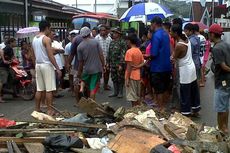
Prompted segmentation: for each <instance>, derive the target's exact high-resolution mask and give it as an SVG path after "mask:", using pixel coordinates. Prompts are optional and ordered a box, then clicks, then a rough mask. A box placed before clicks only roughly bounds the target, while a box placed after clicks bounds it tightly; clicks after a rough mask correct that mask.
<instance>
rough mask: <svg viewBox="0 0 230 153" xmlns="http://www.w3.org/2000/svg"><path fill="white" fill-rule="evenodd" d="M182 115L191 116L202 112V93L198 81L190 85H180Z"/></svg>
mask: <svg viewBox="0 0 230 153" xmlns="http://www.w3.org/2000/svg"><path fill="white" fill-rule="evenodd" d="M180 94H181V113H182V114H184V115H189V114H191V111H193V112H198V111H199V110H200V93H199V87H198V84H197V80H195V81H193V82H192V83H189V84H180Z"/></svg>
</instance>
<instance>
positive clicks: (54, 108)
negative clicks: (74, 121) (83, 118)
mask: <svg viewBox="0 0 230 153" xmlns="http://www.w3.org/2000/svg"><path fill="white" fill-rule="evenodd" d="M51 108H52V109H53V110H55V111H56V112H58V113H59V114H60V115H62V116H63V117H64V118H68V116H66V115H65V114H64V113H62V112H61V111H60V110H58V109H57V108H56V107H54V106H52V105H51Z"/></svg>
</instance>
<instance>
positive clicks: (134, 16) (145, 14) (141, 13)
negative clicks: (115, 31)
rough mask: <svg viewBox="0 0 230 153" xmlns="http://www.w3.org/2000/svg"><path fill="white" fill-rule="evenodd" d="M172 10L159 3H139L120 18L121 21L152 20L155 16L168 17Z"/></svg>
mask: <svg viewBox="0 0 230 153" xmlns="http://www.w3.org/2000/svg"><path fill="white" fill-rule="evenodd" d="M172 15H173V14H172V13H171V11H170V10H169V9H168V8H166V7H164V6H162V5H160V4H157V3H139V4H136V5H134V6H132V7H130V8H129V9H128V10H127V11H126V12H125V13H124V14H123V15H122V16H121V18H120V20H121V21H125V22H132V21H142V22H146V21H151V19H152V18H153V17H154V16H159V17H161V18H167V17H169V16H172Z"/></svg>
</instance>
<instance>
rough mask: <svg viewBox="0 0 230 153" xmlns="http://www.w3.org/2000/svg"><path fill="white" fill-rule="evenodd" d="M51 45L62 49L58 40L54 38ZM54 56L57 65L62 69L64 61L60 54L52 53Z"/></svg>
mask: <svg viewBox="0 0 230 153" xmlns="http://www.w3.org/2000/svg"><path fill="white" fill-rule="evenodd" d="M52 47H53V48H55V49H63V50H64V48H63V47H62V45H61V44H60V43H59V42H58V41H56V40H54V41H53V42H52ZM54 57H55V59H56V62H57V65H58V67H59V69H60V70H62V69H63V67H64V63H63V61H62V57H61V54H56V55H54Z"/></svg>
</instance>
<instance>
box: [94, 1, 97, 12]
mask: <svg viewBox="0 0 230 153" xmlns="http://www.w3.org/2000/svg"><path fill="white" fill-rule="evenodd" d="M94 10H95V13H97V0H95V2H94Z"/></svg>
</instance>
